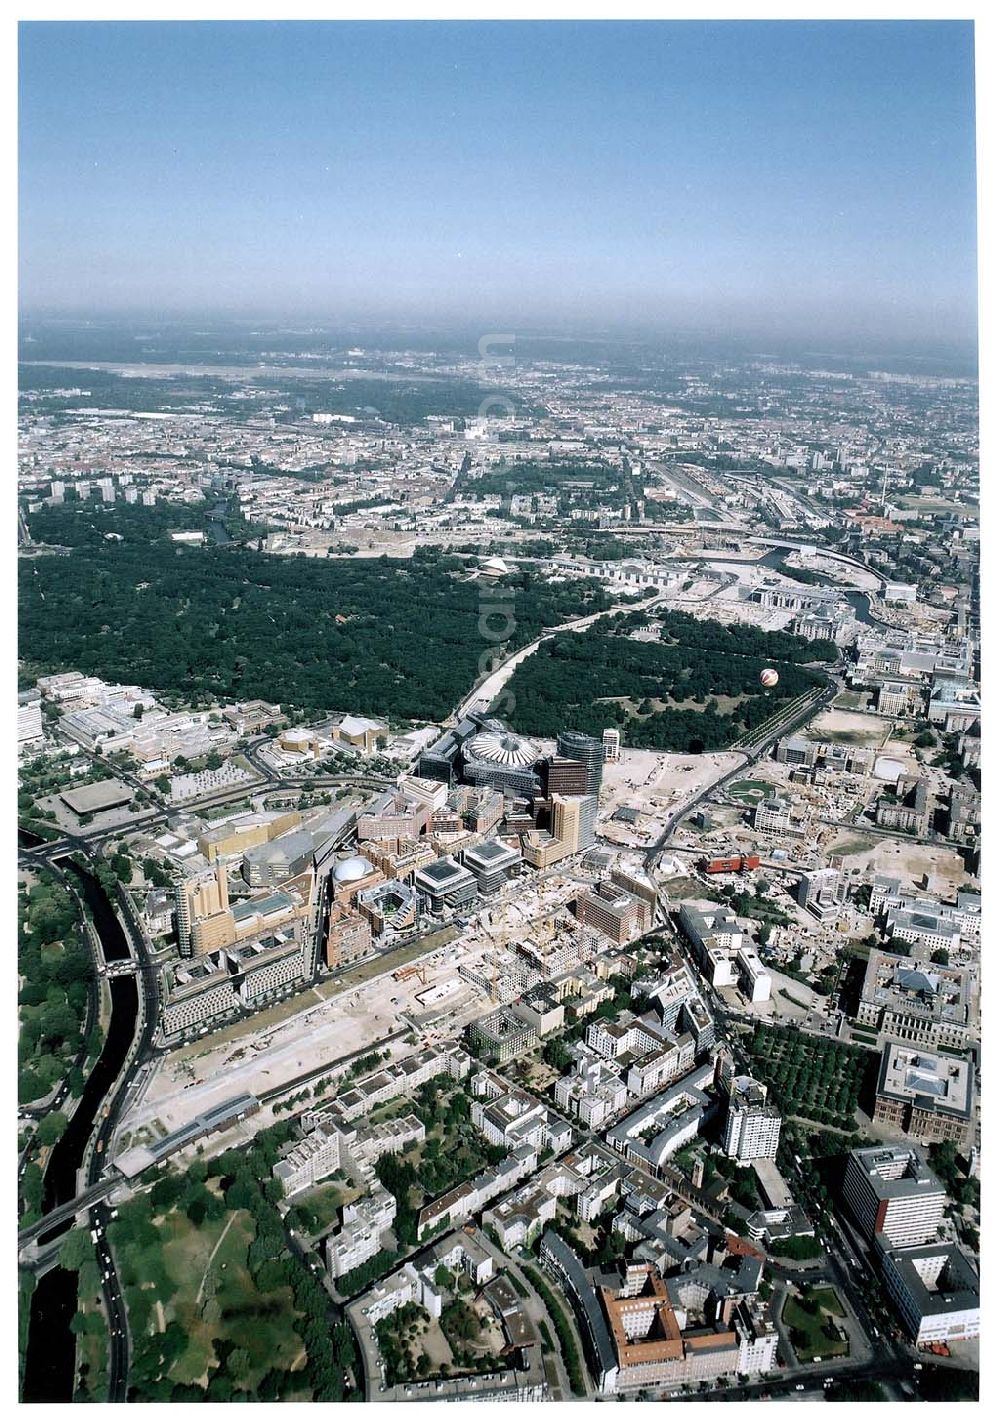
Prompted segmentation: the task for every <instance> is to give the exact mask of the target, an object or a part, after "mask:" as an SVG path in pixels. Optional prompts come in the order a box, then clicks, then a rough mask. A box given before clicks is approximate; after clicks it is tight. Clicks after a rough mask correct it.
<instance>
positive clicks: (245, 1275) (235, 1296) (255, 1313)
mask: <svg viewBox="0 0 1000 1422" xmlns="http://www.w3.org/2000/svg"><path fill="white" fill-rule="evenodd" d="M160 1230H161V1235H162V1236H165V1239H164V1245H163V1258H164V1265H165V1267H166V1271H167V1274H168V1275H169V1277H170V1278H171V1280H172V1281H173V1282H174V1284H175V1285H176V1292H175V1293H174V1295H173V1297H172V1299H171V1301H170V1305H169V1308H168V1310H167V1317H168V1321H169V1319H170V1318H171V1317H173V1318H175V1319H176V1320H177V1321H178V1322H179V1323H180V1324H181V1326H182V1327H183V1329H184V1331H185V1333H186V1334H187V1337H188V1345H187V1347H186V1348H185V1350H184V1352H183V1353H182V1354H181V1355H180V1356H179V1357H178V1358H177V1359H176V1361H175V1362H174V1364H173V1366H172V1367H171V1369H170V1373H169V1376H170V1378H171V1380H172V1381H173V1382H178V1383H198V1382H200V1383H204V1382H205V1381H206V1380H207V1377H208V1376H209V1375H210V1374H211V1372H212V1371H213V1368H214V1363H215V1348H214V1340H215V1339H219V1340H226V1339H228V1340H231V1341H232V1342H233V1343H234V1344H235V1346H236V1347H237V1348H245V1349H246V1350H247V1352H248V1353H249V1355H250V1363H251V1366H250V1368H249V1369H248V1371H247V1374H246V1382H247V1384H248V1385H249V1386H250V1387H251V1388H253V1387H256V1385H257V1383H258V1382H259V1381H260V1379H261V1378H262V1377H263V1375H264V1374H265V1373H266V1372H267V1371H268V1369H269V1368H272V1367H275V1368H289V1369H290V1368H292V1366H293V1364H294V1363H295V1362H296V1360H297V1359H298V1358H299V1356H300V1354H301V1353H302V1341H301V1339H300V1338H299V1335H298V1333H297V1332H296V1331H295V1327H294V1320H295V1319H296V1318H297V1317H298V1314H297V1313H296V1312H295V1309H294V1307H293V1302H292V1291H291V1289H290V1288H289V1287H288V1286H284V1287H282V1288H280V1289H276V1290H274V1291H273V1292H272V1293H269V1294H266V1295H262V1294H260V1293H259V1291H258V1289H257V1287H256V1285H255V1284H254V1282H253V1279H252V1277H251V1275H250V1272H249V1270H248V1269H247V1250H248V1248H249V1246H250V1243H251V1241H252V1239H253V1222H252V1220H251V1217H250V1215H249V1213H248V1212H247V1211H245V1210H237V1211H235V1212H233V1213H230V1214H227V1215H224V1216H223V1217H222V1219H219V1220H213V1221H208V1220H205V1221H204V1222H203V1224H202V1225H201V1226H200V1227H195V1226H194V1225H193V1224H192V1223H191V1221H190V1220H189V1219H188V1218H187V1216H186V1215H184V1214H181V1213H180V1212H178V1211H176V1210H174V1211H171V1213H170V1214H169V1215H168V1216H167V1217H166V1219H165V1220H164V1221H163V1222H162V1224H161V1226H160ZM220 1241H221V1242H220ZM216 1245H218V1249H217V1251H216V1253H215V1256H214V1258H213V1257H212V1252H213V1250H215V1249H216ZM210 1259H211V1265H209V1260H210ZM203 1280H204V1287H203V1286H202V1281H203ZM199 1290H201V1297H200V1298H199Z"/></svg>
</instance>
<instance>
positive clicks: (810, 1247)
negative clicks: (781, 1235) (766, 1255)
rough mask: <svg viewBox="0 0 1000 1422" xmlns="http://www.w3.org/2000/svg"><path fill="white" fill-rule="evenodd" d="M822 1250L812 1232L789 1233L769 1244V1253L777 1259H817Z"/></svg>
mask: <svg viewBox="0 0 1000 1422" xmlns="http://www.w3.org/2000/svg"><path fill="white" fill-rule="evenodd" d="M822 1252H823V1246H822V1245H821V1244H820V1242H819V1240H818V1239H817V1238H816V1236H815V1235H814V1234H796V1235H791V1236H790V1237H789V1238H788V1239H779V1240H776V1241H775V1243H774V1244H772V1245H771V1253H772V1254H775V1255H777V1256H778V1258H779V1259H795V1260H802V1259H818V1258H819V1256H820V1254H822Z"/></svg>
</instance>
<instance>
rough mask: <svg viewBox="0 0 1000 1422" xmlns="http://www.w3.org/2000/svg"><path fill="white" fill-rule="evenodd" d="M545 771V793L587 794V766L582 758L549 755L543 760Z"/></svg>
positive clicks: (550, 795)
mask: <svg viewBox="0 0 1000 1422" xmlns="http://www.w3.org/2000/svg"><path fill="white" fill-rule="evenodd" d="M542 765H543V767H544V771H545V793H546V795H547V796H549V798H551V797H552V796H554V795H586V793H587V767H586V766H585V765H584V764H583V762H582V761H580V760H566V759H565V758H564V757H563V756H557V755H553V756H549V757H548V759H547V760H544V761H543V762H542Z"/></svg>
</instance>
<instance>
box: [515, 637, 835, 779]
mask: <svg viewBox="0 0 1000 1422" xmlns="http://www.w3.org/2000/svg"><path fill="white" fill-rule="evenodd" d="M689 621H690V622H691V624H692V626H693V627H694V628H696V629H699V631H698V633H697V635H696V634H695V633H694V632H692V631H689V629H688V628H686V627H683V626H678V627H675V628H674V636H673V638H672V640H671V641H669V642H663V643H655V642H637V641H634V640H632V639H630V638H627V637H620V636H608V635H605V632H604V629H602V627H601V626H600V625H597V626H595V627H592V628H590V629H588V630H587V631H586V632H581V633H575V634H574V633H564V634H562V635H560V636H557V637H553V638H551V639H550V640H549V641H547V642H545V643H543V644H542V646H541V647H540V648H539V649H538V651H537V652H536V653H535V655H534V656H532V657H528V658H526V659H525V660H524V661H523V662H522V663H521V665H520V666H519V667H518V668H517V670H516V671H515V673H514V676H513V678H512V679H511V681H510V682H509V683H508V686H507V688H506V692H505V698H506V699H510V700H512V701H513V704H514V708H515V709H514V711H513V713H512V715H511V719H512V721H513V723H514V725H515V727H516V729H517V730H519V731H523V732H525V733H528V734H534V735H539V736H549V737H554V736H555V735H557V734H558V732H559V731H560V730H563V729H565V727H567V726H569V725H572V726H573V727H575V728H577V729H579V730H582V731H584V732H586V733H588V734H590V735H597V736H599V735H600V734H601V732H602V730H603V729H604V728H605V727H606V726H608V725H615V724H617V725H618V726H620V727H622V729H623V734H624V737H625V739H626V740H627V741H628V743H629V744H630V745H636V746H649V747H656V748H658V749H663V750H675V751H686V752H690V753H692V754H693V753H697V752H700V751H703V750H719V749H722V748H723V747H724V746H727V745H730V744H731V743H732V742H733V741H734V740H736V739H737V738H738V737H740V736H742V735H744V734H745V733H746V732H748V731H752V730H754V729H756V728H757V727H758V726H760V725H762V724H763V723H764V722H765V721H767V720H769V719H770V718H771V717H772V716H773V715H774V714H775V712H776V711H777V710H779V709H780V707H781V706H782V705H783V704H786V703H787V702H788V701H791V700H794V699H795V698H796V697H798V696H801V695H802V694H803V693H804V692H806V691H810V690H812V689H813V688H814V687H816V686H819V685H821V684H822V678H821V676H820V675H819V674H818V673H817V672H814V671H810V670H808V669H807V668H805V667H802V666H800V665H797V664H795V663H792V662H788V663H785V662H782V661H781V659H780V658H779V657H777V656H768V655H767V654H766V653H765V654H764V655H763V656H761V655H760V654H759V652H758V651H757V650H756V647H757V645H758V641H757V639H758V638H759V637H760V636H761V635H762V634H760V633H758V632H757V630H756V629H755V628H718V630H719V631H720V632H721V633H724V634H726V639H728V640H729V641H731V642H732V643H733V644H734V645H733V646H725V645H724V646H722V647H718V648H713V647H712V646H710V645H709V643H712V642H714V641H716V640H717V639H716V638H715V637H714V636H713V635H712V634H713V631H714V629H716V628H717V627H718V624H715V623H704V622H697V621H695V619H693V618H692V619H689ZM706 628H707V629H709V631H708V633H704V632H703V629H706ZM743 632H747V633H748V634H751V636H750V638H749V641H748V646H747V649H745V650H742V651H737V650H735V648H737V647H740V646H742V645H743V644H742V643H741V641H740V635H739V634H741V633H743ZM770 635H782V634H770ZM688 636H690V637H691V638H692V639H693V640H692V641H691V643H690V644H688V643H686V642H684V641H681V640H680V638H681V637H688ZM726 639H723V640H726ZM792 640H799V639H792ZM808 645H809V646H810V647H811V648H813V649H814V648H815V647H816V646H821V645H823V644H822V643H811V644H808ZM771 663H774V664H776V665H778V666H779V667H780V670H781V680H780V682H779V684H778V687H777V688H776V689H774V690H771V691H765V690H764V688H762V687H761V685H760V673H761V671H762V670H763V668H764V667H765V666H767V665H769V664H771ZM720 696H726V697H731V698H736V699H737V704H736V705H735V706H734V707H733V708H732V709H731V710H729V711H725V712H724V711H722V710H721V709H720V706H719V703H718V701H717V700H716V698H717V697H720ZM612 698H621V700H613V699H612ZM644 698H648V699H650V702H651V701H652V699H653V698H659V699H660V700H661V701H663V702H665V703H667V705H666V708H665V709H664V710H662V711H655V710H654V711H653V713H652V714H651V715H649V716H648V717H647V718H646V719H638V718H637V717H636V716H635V715H634V714H633V712H632V711H631V710H630V709H629V705H628V703H629V702H632V701H634V702H637V703H638V702H641V701H642V700H643V699H644ZM623 703H624V704H623ZM670 703H674V704H672V705H671V704H670ZM678 703H681V704H678Z"/></svg>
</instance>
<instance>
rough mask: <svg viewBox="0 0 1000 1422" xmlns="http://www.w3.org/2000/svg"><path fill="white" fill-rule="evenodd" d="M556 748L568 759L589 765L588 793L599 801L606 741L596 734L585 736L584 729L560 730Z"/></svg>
mask: <svg viewBox="0 0 1000 1422" xmlns="http://www.w3.org/2000/svg"><path fill="white" fill-rule="evenodd" d="M556 750H557V752H558V754H559V755H560V756H563V757H564V758H565V759H566V760H578V761H580V762H582V764H583V765H585V766H586V767H587V794H588V795H593V796H595V797H596V798H597V799H598V801H599V800H600V796H601V781H602V779H603V776H604V742H603V741H602V740H598V739H597V737H596V736H585V735H584V734H583V732H582V731H560V732H559V734H558V736H557V737H556Z"/></svg>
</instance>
